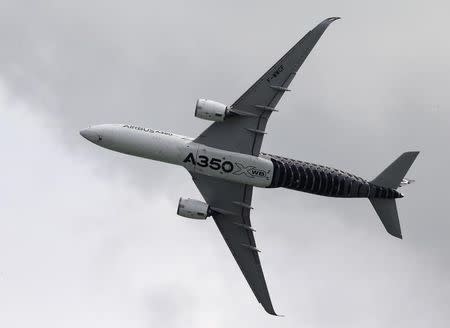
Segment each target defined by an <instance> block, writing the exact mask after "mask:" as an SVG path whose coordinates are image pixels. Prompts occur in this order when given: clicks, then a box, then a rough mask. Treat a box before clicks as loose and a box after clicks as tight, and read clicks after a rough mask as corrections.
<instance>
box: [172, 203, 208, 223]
mask: <svg viewBox="0 0 450 328" xmlns="http://www.w3.org/2000/svg"><path fill="white" fill-rule="evenodd" d="M177 214H178V215H180V216H184V217H185V218H189V219H196V220H205V219H206V218H207V217H208V216H210V215H211V214H212V211H211V209H210V208H209V205H208V204H206V203H205V202H201V201H199V200H195V199H190V198H180V201H179V202H178V209H177Z"/></svg>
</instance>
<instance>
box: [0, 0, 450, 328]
mask: <svg viewBox="0 0 450 328" xmlns="http://www.w3.org/2000/svg"><path fill="white" fill-rule="evenodd" d="M1 7H2V8H3V9H2V10H0V27H1V28H0V40H2V51H0V79H1V80H2V81H3V83H2V86H1V89H0V92H1V93H0V96H2V98H1V99H2V100H1V106H2V107H3V109H2V117H3V119H2V122H3V123H2V131H3V135H4V136H6V137H5V138H3V143H2V148H3V149H7V150H8V154H10V156H8V158H7V159H6V160H3V161H2V163H1V164H0V167H1V168H2V171H3V172H6V173H4V174H5V176H6V177H8V179H6V178H5V179H4V180H5V182H4V184H5V185H6V186H7V188H6V189H4V190H3V192H2V193H1V194H0V196H2V197H1V199H3V205H2V206H1V207H0V217H1V218H2V219H0V222H1V229H0V230H2V231H3V234H2V235H1V237H2V240H3V242H2V244H1V246H2V249H3V251H2V252H1V253H0V255H1V258H2V263H3V267H0V272H2V274H0V284H1V286H2V287H3V288H2V290H5V292H4V293H3V294H4V295H7V296H9V297H13V296H14V295H19V296H20V298H22V299H25V298H26V299H28V301H27V302H21V301H20V300H19V299H17V300H13V301H12V302H7V300H6V298H1V297H0V304H2V305H4V307H3V306H2V308H3V309H6V312H7V313H8V314H7V315H5V316H2V315H1V316H0V322H1V323H3V324H4V325H11V324H15V325H16V326H20V325H22V326H25V325H28V324H27V321H26V319H23V320H21V319H17V318H16V317H15V315H14V314H15V313H34V312H33V311H35V310H33V308H38V309H39V310H40V314H39V315H37V314H36V315H34V314H33V315H30V318H34V319H36V320H35V321H33V322H34V323H36V322H38V324H41V325H43V326H48V324H52V323H53V324H55V323H61V322H72V323H73V322H82V323H85V325H87V324H91V325H96V326H98V323H99V322H100V323H104V324H108V325H111V324H117V323H118V322H119V323H120V326H123V323H125V324H126V325H130V326H133V325H134V326H148V325H156V324H158V325H165V326H170V325H172V326H180V325H187V326H196V327H200V326H223V327H228V326H230V325H233V326H243V325H246V326H248V325H250V326H252V325H254V326H256V325H259V326H268V327H270V326H277V327H279V326H283V327H284V326H285V327H298V326H300V325H306V326H311V327H328V326H335V327H336V326H337V327H361V326H364V327H380V326H384V327H394V326H395V327H408V328H409V327H422V326H423V325H426V324H429V322H433V326H434V327H447V326H448V323H449V321H450V316H449V313H448V311H447V307H448V304H449V302H450V290H449V288H448V285H449V279H448V272H449V269H450V266H449V262H448V247H449V243H448V237H447V232H448V231H449V229H450V223H449V220H448V219H447V215H446V213H447V203H448V193H447V183H446V181H448V180H450V175H449V173H448V170H447V168H448V166H449V165H450V156H449V153H448V146H447V143H448V140H449V139H450V132H449V123H450V113H449V108H450V107H449V105H450V101H449V98H448V92H447V89H448V85H450V81H449V79H450V78H449V76H450V65H449V64H448V60H447V59H448V58H449V56H450V45H449V43H448V41H447V37H446V33H445V31H447V30H448V28H449V23H448V19H447V12H448V10H449V5H448V4H447V2H444V1H431V2H427V3H425V2H420V1H399V2H395V3H392V2H386V1H384V2H374V3H370V4H369V3H364V2H358V1H345V2H339V3H337V2H336V3H335V2H332V1H319V2H315V3H314V4H313V3H311V4H305V3H298V2H283V3H281V4H280V3H275V2H273V1H267V2H265V1H263V2H261V1H258V2H244V3H243V2H241V1H240V2H237V1H236V2H235V1H228V2H211V1H194V2H184V1H169V2H165V3H161V2H158V3H153V2H148V1H138V0H135V1H128V2H126V3H125V2H120V1H115V2H105V1H100V0H95V1H65V2H60V1H46V2H39V3H30V2H25V1H3V3H2V5H1ZM335 15H338V16H342V17H343V18H344V19H343V20H341V21H338V22H336V23H333V25H332V26H331V27H330V28H329V30H327V31H326V33H325V35H324V36H323V38H322V39H321V40H320V41H319V43H318V45H317V47H316V49H314V51H313V52H312V54H311V56H310V57H309V58H308V59H307V61H306V62H305V64H304V66H303V67H302V68H301V71H300V73H299V74H298V76H297V78H296V80H295V81H294V82H293V84H292V89H293V92H292V93H290V94H289V95H287V96H286V97H285V99H283V100H282V101H281V102H280V104H279V109H280V112H279V113H276V114H274V115H273V116H272V118H271V121H270V122H269V125H268V131H269V134H268V135H267V137H266V139H265V141H264V145H263V150H264V151H266V152H271V153H277V154H281V155H286V156H289V157H293V158H298V159H302V160H308V161H313V162H318V163H323V164H328V165H331V166H335V167H338V168H342V169H345V170H348V171H351V172H354V173H356V174H359V175H361V176H364V177H367V178H371V177H374V176H376V175H377V174H378V173H379V172H380V171H381V170H382V169H384V167H385V166H387V165H388V164H389V163H390V162H391V161H392V160H394V159H395V158H396V157H397V156H398V155H399V154H400V153H402V152H403V151H407V150H420V151H421V154H420V156H419V158H418V160H417V162H416V163H415V164H414V166H413V169H412V170H411V172H410V174H409V175H410V176H411V177H412V178H415V179H416V180H417V182H416V184H415V185H412V186H409V187H407V189H406V188H405V191H404V193H405V194H406V197H405V198H404V199H402V200H401V201H400V202H399V212H400V218H401V221H402V227H403V230H404V236H405V239H404V240H403V241H399V240H395V239H393V238H392V237H390V236H389V235H387V234H386V233H385V231H384V229H383V228H382V226H381V224H380V222H379V221H378V218H377V217H376V215H375V213H374V211H373V209H372V208H371V206H370V204H369V202H367V201H364V200H337V199H324V198H320V197H316V196H311V195H306V194H300V193H295V192H292V191H287V190H259V189H257V190H256V191H255V192H254V206H255V210H254V212H253V225H254V226H255V227H256V229H257V230H258V232H257V234H256V238H257V243H258V246H259V248H260V249H262V250H263V253H262V261H263V266H264V270H265V273H266V277H267V280H268V285H269V289H270V292H271V294H272V298H273V302H274V304H275V308H276V309H277V310H278V311H279V312H280V313H284V314H286V315H287V317H286V318H284V319H276V318H270V317H268V316H267V315H265V313H264V312H263V311H262V309H260V306H259V305H258V304H257V302H256V300H255V299H254V296H253V295H252V293H251V291H250V289H249V288H248V286H247V285H246V282H245V280H244V279H243V277H242V276H241V274H240V272H239V270H238V268H237V265H236V264H235V263H234V260H233V259H232V257H231V256H230V254H229V251H228V249H227V248H226V246H225V244H224V243H223V240H222V237H221V236H220V235H219V233H218V232H217V231H216V228H215V226H214V225H213V224H212V222H206V223H205V224H199V223H198V222H189V221H184V220H181V219H177V217H176V215H175V208H176V202H177V199H178V197H179V196H196V197H199V194H198V192H197V191H196V190H195V186H194V185H193V184H192V182H191V181H190V177H189V175H188V174H186V172H184V171H183V169H180V168H176V169H175V167H173V166H165V165H161V164H158V163H154V162H150V161H146V160H142V159H138V158H130V157H126V156H124V155H121V154H114V153H111V152H109V151H106V150H103V149H99V148H96V147H94V146H93V145H91V144H88V143H86V142H85V141H84V140H82V138H81V137H80V136H79V135H78V130H79V129H80V128H82V127H85V126H87V125H90V124H95V123H115V122H131V123H138V124H140V125H145V126H149V127H154V128H158V129H162V130H170V131H173V132H176V133H179V134H185V135H189V136H195V135H197V134H199V133H200V131H202V130H203V129H204V128H206V127H207V126H208V123H207V122H202V121H200V120H197V119H195V118H194V117H193V109H194V104H195V100H196V99H197V98H199V97H208V98H211V99H215V100H218V101H221V102H225V103H231V102H233V101H234V100H235V99H236V98H237V97H238V96H239V95H240V94H241V93H242V92H243V91H245V90H246V89H247V88H248V87H249V86H250V85H251V83H253V81H254V80H255V79H256V78H257V77H258V76H259V75H260V74H262V73H263V72H264V70H265V69H267V68H268V67H270V65H271V64H272V63H273V62H274V61H275V60H277V59H278V58H279V57H280V56H281V55H282V54H283V53H284V52H285V51H286V50H287V49H288V48H289V47H290V46H291V45H292V44H293V43H294V42H296V41H297V40H298V39H299V38H300V37H301V36H302V35H303V34H304V33H305V32H306V31H307V30H309V29H310V28H312V27H313V26H314V25H315V24H316V23H318V22H319V21H321V20H322V19H323V18H325V17H328V16H335ZM5 119H6V120H7V121H5ZM6 139H7V140H6ZM4 153H6V152H4ZM30 158H33V160H30ZM12 177H14V179H13V178H12ZM23 189H26V190H27V192H22V190H23ZM0 202H1V201H0ZM5 218H9V219H8V220H7V219H5ZM24 227H28V228H29V229H28V230H29V231H28V233H27V234H25V235H23V234H22V233H21V231H23V229H24ZM18 259H20V260H18ZM27 263H29V264H28V265H27ZM55 263H56V264H55ZM36 267H39V268H40V269H39V270H37V273H36V269H35V268H36ZM65 268H68V269H67V270H65ZM69 269H70V270H69ZM74 272H75V273H74ZM55 279H56V280H55ZM65 285H69V286H70V288H69V287H67V289H64V288H65V287H64V286H65ZM41 295H44V296H42V299H44V300H45V302H43V301H42V299H41ZM55 300H58V301H55ZM7 304H8V306H6V305H7ZM84 304H85V305H84ZM56 305H57V306H56ZM53 306H56V307H55V311H56V312H58V313H56V314H55V311H53V310H52V307H53ZM112 313H113V314H112ZM99 317H103V318H106V319H102V320H100V319H99ZM3 318H5V319H3ZM249 320H252V321H253V324H251V323H249V322H250V321H249ZM69 325H70V324H69ZM73 325H75V324H73Z"/></svg>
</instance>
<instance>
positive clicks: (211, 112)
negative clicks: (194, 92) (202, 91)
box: [195, 99, 230, 122]
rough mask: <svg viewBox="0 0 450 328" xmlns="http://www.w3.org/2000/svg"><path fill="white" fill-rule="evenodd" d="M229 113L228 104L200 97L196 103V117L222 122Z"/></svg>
mask: <svg viewBox="0 0 450 328" xmlns="http://www.w3.org/2000/svg"><path fill="white" fill-rule="evenodd" d="M229 114H230V112H229V110H228V106H227V105H224V104H221V103H219V102H217V101H213V100H208V99H198V100H197V104H196V105H195V117H198V118H201V119H204V120H208V121H216V122H222V121H223V120H224V119H225V117H227V116H229Z"/></svg>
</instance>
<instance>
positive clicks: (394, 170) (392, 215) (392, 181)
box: [369, 151, 419, 239]
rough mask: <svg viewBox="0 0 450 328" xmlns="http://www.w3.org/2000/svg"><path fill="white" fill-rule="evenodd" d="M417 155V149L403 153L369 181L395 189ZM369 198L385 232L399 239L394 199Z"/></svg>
mask: <svg viewBox="0 0 450 328" xmlns="http://www.w3.org/2000/svg"><path fill="white" fill-rule="evenodd" d="M417 155H419V152H418V151H411V152H406V153H403V154H402V155H400V157H399V158H397V159H396V160H395V161H394V162H393V163H392V164H391V165H389V166H388V167H387V168H386V169H385V170H384V171H383V172H381V173H380V174H379V175H378V176H377V177H376V178H375V179H373V180H372V181H371V182H372V183H373V184H375V185H377V186H380V187H385V188H392V189H397V188H398V187H400V185H401V182H402V180H403V178H404V176H405V175H406V173H407V172H408V170H409V168H410V167H411V165H412V163H413V162H414V160H415V159H416V157H417ZM369 200H370V202H371V203H372V206H373V207H374V209H375V211H376V212H377V214H378V216H379V217H380V220H381V222H382V223H383V225H384V227H385V228H386V230H387V232H389V233H390V234H391V235H393V236H394V237H397V238H400V239H401V238H402V231H401V228H400V221H399V219H398V212H397V205H396V203H395V199H383V198H369Z"/></svg>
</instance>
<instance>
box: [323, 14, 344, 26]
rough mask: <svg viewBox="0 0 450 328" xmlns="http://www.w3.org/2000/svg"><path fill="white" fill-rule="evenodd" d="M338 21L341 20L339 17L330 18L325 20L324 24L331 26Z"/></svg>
mask: <svg viewBox="0 0 450 328" xmlns="http://www.w3.org/2000/svg"><path fill="white" fill-rule="evenodd" d="M338 19H341V17H337V16H336V17H329V18H327V19H324V20H323V22H322V23H326V24H328V25H329V24H331V23H333V22H334V21H336V20H338Z"/></svg>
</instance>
